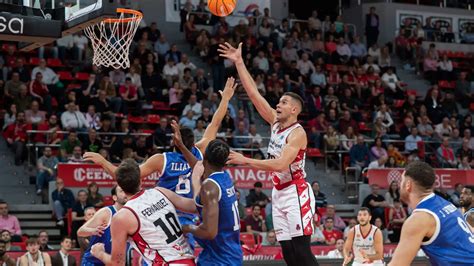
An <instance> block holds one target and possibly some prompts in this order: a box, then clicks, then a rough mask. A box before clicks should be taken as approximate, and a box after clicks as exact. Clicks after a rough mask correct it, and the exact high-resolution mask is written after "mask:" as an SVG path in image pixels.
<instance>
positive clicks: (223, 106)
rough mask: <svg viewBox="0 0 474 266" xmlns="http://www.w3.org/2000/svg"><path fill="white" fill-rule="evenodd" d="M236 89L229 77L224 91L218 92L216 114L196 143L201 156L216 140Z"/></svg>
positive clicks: (234, 83) (233, 80)
mask: <svg viewBox="0 0 474 266" xmlns="http://www.w3.org/2000/svg"><path fill="white" fill-rule="evenodd" d="M236 87H237V84H236V82H235V79H234V78H233V77H230V78H228V79H227V82H226V84H225V87H224V91H219V93H220V94H221V97H222V100H221V102H220V103H219V106H218V107H217V110H216V112H215V113H214V115H213V116H212V120H211V123H209V125H208V126H207V128H206V130H205V131H204V135H203V136H202V139H201V140H200V141H199V142H198V143H196V147H197V148H198V149H199V150H200V151H201V153H202V154H204V152H205V150H206V147H207V144H209V142H211V140H214V139H215V138H216V135H217V132H218V131H219V128H220V127H221V123H222V120H223V119H224V117H225V114H226V113H227V108H228V106H229V102H230V99H232V96H233V95H234V92H235V88H236ZM188 162H189V161H188ZM190 165H191V164H190Z"/></svg>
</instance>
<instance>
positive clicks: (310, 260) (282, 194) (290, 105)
mask: <svg viewBox="0 0 474 266" xmlns="http://www.w3.org/2000/svg"><path fill="white" fill-rule="evenodd" d="M219 52H220V53H221V56H222V57H225V58H228V59H230V60H231V61H232V62H234V64H235V66H236V68H237V71H238V72H239V77H240V80H241V81H242V85H243V86H244V88H245V91H246V92H247V94H248V96H249V98H250V100H251V101H252V103H253V105H254V106H255V107H256V108H257V111H258V113H259V114H260V115H261V116H262V117H263V119H265V121H267V122H268V123H269V124H270V125H271V139H270V143H269V146H268V159H267V160H257V159H251V158H246V157H244V156H243V155H242V154H239V153H235V152H231V154H230V156H229V161H228V163H229V164H237V165H248V166H249V167H252V168H255V169H259V170H265V171H270V172H271V173H270V175H271V178H272V181H273V184H274V188H273V192H272V215H273V225H274V227H275V233H276V236H277V239H278V241H279V242H280V244H281V248H282V251H283V257H284V259H285V262H286V263H287V264H288V265H317V261H316V258H315V257H314V255H313V253H312V252H311V246H310V242H311V235H312V233H313V223H312V217H313V215H314V213H315V199H314V194H313V190H312V188H311V186H310V185H309V184H308V183H307V182H306V172H305V169H304V164H305V159H306V158H305V157H306V146H307V142H308V141H307V136H306V132H305V130H304V128H303V127H302V126H301V125H300V124H299V123H298V115H299V114H300V113H301V111H302V110H303V109H304V102H303V99H302V98H301V96H300V95H298V94H296V93H293V92H286V93H284V94H283V96H282V97H281V98H280V102H279V103H278V105H277V107H276V110H275V109H273V108H272V107H271V106H270V104H269V103H268V102H267V101H266V100H265V98H264V97H263V96H262V95H261V94H260V92H259V91H258V89H257V85H256V84H255V81H254V80H253V79H252V76H251V75H250V73H249V72H248V70H247V68H246V67H245V64H244V60H243V59H242V44H239V47H238V48H237V49H236V48H234V47H232V46H231V45H230V44H228V43H225V44H221V45H220V49H219Z"/></svg>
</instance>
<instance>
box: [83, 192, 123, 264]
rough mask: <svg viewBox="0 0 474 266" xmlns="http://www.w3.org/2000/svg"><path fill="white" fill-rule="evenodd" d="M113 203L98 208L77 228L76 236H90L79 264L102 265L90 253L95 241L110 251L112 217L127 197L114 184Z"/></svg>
mask: <svg viewBox="0 0 474 266" xmlns="http://www.w3.org/2000/svg"><path fill="white" fill-rule="evenodd" d="M111 194H112V198H113V200H114V205H111V206H106V207H104V208H102V209H100V210H99V211H98V212H96V214H94V216H93V217H92V219H90V220H88V221H87V222H86V223H85V224H84V225H83V226H81V228H79V230H78V231H77V236H80V237H90V240H89V247H88V248H87V250H86V251H85V252H84V256H83V258H82V262H81V265H83V266H86V265H87V266H88V265H104V264H103V263H102V261H100V260H99V259H97V258H96V257H94V256H93V255H92V254H91V247H92V246H93V245H94V244H96V243H103V244H104V249H105V251H106V252H107V253H110V252H111V251H112V238H111V235H110V224H111V222H112V217H113V216H114V215H115V214H116V213H117V212H118V211H119V210H120V209H121V208H122V207H123V205H125V203H127V197H126V195H125V192H123V190H122V189H121V188H120V187H119V186H117V185H115V186H114V187H113V188H112V190H111Z"/></svg>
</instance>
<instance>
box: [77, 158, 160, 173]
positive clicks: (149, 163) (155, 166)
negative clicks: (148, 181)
mask: <svg viewBox="0 0 474 266" xmlns="http://www.w3.org/2000/svg"><path fill="white" fill-rule="evenodd" d="M163 156H164V155H163V154H155V155H153V156H151V157H150V158H148V160H146V161H145V162H144V163H143V164H141V165H140V177H141V178H144V177H147V176H149V175H151V174H152V173H154V172H161V170H162V169H163V163H164V157H163ZM84 160H85V161H91V162H93V163H95V164H98V165H100V166H101V167H102V168H104V170H105V171H106V172H107V173H108V174H109V175H111V176H112V177H113V178H114V179H115V170H116V169H117V166H115V165H113V164H112V163H111V162H109V161H107V160H106V159H105V158H104V157H102V155H100V154H98V153H95V152H86V153H84Z"/></svg>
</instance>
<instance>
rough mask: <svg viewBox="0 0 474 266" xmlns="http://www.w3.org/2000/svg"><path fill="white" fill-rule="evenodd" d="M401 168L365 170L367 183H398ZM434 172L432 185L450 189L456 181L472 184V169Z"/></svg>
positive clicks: (473, 175)
mask: <svg viewBox="0 0 474 266" xmlns="http://www.w3.org/2000/svg"><path fill="white" fill-rule="evenodd" d="M403 170H404V169H402V168H388V169H371V170H369V171H368V172H367V178H368V179H369V184H377V185H379V186H380V187H381V188H388V187H389V185H390V183H391V182H392V181H396V182H398V183H400V181H401V179H402V173H403ZM435 173H436V181H435V184H434V186H435V187H436V188H439V187H442V188H446V189H452V188H454V185H456V184H457V183H461V184H465V185H473V184H474V170H457V169H435Z"/></svg>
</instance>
